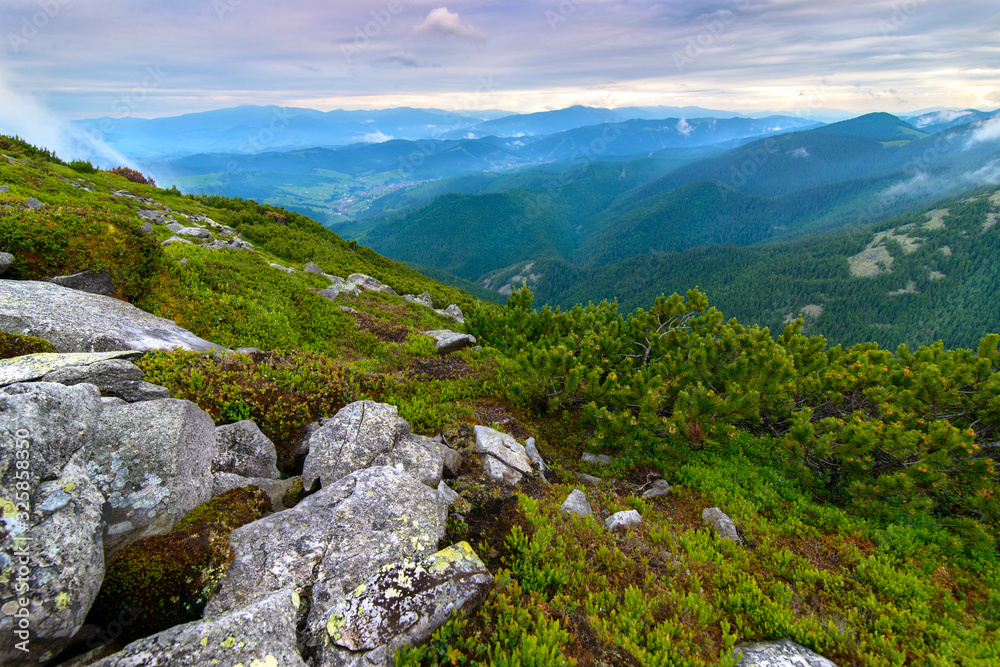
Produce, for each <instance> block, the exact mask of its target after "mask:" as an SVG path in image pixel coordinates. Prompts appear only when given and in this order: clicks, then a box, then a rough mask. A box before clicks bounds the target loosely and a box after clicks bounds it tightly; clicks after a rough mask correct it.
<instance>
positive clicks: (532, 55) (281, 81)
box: [0, 0, 1000, 120]
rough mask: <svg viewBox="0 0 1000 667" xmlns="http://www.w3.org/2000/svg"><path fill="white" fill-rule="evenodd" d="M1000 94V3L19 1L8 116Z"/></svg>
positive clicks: (882, 100) (4, 79)
mask: <svg viewBox="0 0 1000 667" xmlns="http://www.w3.org/2000/svg"><path fill="white" fill-rule="evenodd" d="M241 104H277V105H282V106H298V107H309V108H314V109H320V110H330V109H337V108H344V109H362V108H389V107H399V106H413V107H436V108H445V109H456V110H472V109H504V110H510V111H514V112H531V111H543V110H548V109H557V108H563V107H566V106H570V105H573V104H585V105H589V106H600V107H619V106H633V105H638V106H646V105H668V106H687V105H693V106H702V107H707V108H710V109H726V110H733V111H741V112H754V111H758V110H771V111H783V112H789V111H793V112H797V113H800V114H808V113H810V112H816V113H819V112H820V110H824V109H842V110H845V111H848V112H851V113H857V114H860V113H865V112H868V111H876V110H877V111H889V112H891V113H900V114H903V113H910V112H913V111H917V110H923V109H932V108H942V107H947V108H977V109H981V110H993V109H996V108H1000V3H998V2H997V1H996V0H960V1H955V0H952V1H951V2H945V1H943V0H838V1H837V2H829V1H823V0H810V1H806V0H695V1H692V0H683V1H682V0H661V1H659V2H652V1H646V0H532V1H530V2H528V1H526V0H486V1H477V0H431V1H429V2H427V1H423V0H372V1H368V0H335V1H331V0H281V2H276V1H275V0H155V1H152V0H130V1H125V0H3V3H2V5H0V118H3V117H4V116H14V115H20V116H25V115H29V116H33V117H39V115H45V114H48V115H50V116H51V117H53V118H58V119H62V120H68V119H76V118H86V117H102V116H112V117H116V118H122V117H129V116H131V117H145V118H149V117H157V116H170V115H178V114H182V113H188V112H196V111H205V110H209V109H218V108H224V107H231V106H237V105H241Z"/></svg>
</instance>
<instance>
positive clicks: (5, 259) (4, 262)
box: [0, 252, 14, 276]
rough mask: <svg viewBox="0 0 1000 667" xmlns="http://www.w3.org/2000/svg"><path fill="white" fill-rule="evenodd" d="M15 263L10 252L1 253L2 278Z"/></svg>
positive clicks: (0, 269)
mask: <svg viewBox="0 0 1000 667" xmlns="http://www.w3.org/2000/svg"><path fill="white" fill-rule="evenodd" d="M13 263H14V255H12V254H10V253H9V252H0V276H2V275H3V274H5V273H7V269H9V268H10V266H11V264H13Z"/></svg>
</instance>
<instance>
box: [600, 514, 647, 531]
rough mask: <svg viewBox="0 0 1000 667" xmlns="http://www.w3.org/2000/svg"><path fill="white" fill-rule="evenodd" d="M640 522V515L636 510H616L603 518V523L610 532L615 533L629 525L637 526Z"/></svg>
mask: <svg viewBox="0 0 1000 667" xmlns="http://www.w3.org/2000/svg"><path fill="white" fill-rule="evenodd" d="M640 523H642V515H640V514H639V512H637V511H636V510H625V511H624V512H616V513H614V514H612V515H611V516H609V517H608V518H607V519H605V520H604V525H605V526H607V527H608V530H609V531H610V532H612V533H617V532H618V531H620V530H625V529H626V528H630V527H631V526H638V525H639V524H640Z"/></svg>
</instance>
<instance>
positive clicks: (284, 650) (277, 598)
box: [93, 590, 306, 667]
mask: <svg viewBox="0 0 1000 667" xmlns="http://www.w3.org/2000/svg"><path fill="white" fill-rule="evenodd" d="M299 604H300V603H299V596H298V594H296V593H295V592H294V591H291V590H278V591H275V592H274V593H271V594H270V595H267V596H265V597H262V598H260V599H259V600H256V601H255V602H253V603H252V604H250V605H247V606H246V607H243V608H241V609H236V610H234V611H231V612H229V613H226V614H223V615H221V616H217V617H215V618H209V619H206V620H202V621H194V622H192V623H186V624H184V625H178V626H177V627H174V628H170V629H169V630H165V631H163V632H161V633H159V634H156V635H153V636H152V637H146V638H145V639H140V640H139V641H136V642H133V643H131V644H129V645H128V646H126V647H125V648H124V649H123V650H122V651H120V652H118V653H116V654H114V655H112V656H111V657H109V658H105V659H104V660H101V661H100V662H97V663H94V665H93V667H141V666H145V667H155V666H159V665H162V666H164V667H166V666H167V665H171V666H173V665H188V666H191V667H194V666H197V665H216V664H217V665H220V666H224V665H247V666H248V667H251V666H253V667H306V663H305V662H304V661H303V660H302V656H301V655H300V654H299V651H298V648H297V641H298V635H297V632H296V629H297V623H296V619H297V616H298V612H299Z"/></svg>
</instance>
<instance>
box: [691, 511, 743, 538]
mask: <svg viewBox="0 0 1000 667" xmlns="http://www.w3.org/2000/svg"><path fill="white" fill-rule="evenodd" d="M701 520H702V521H703V522H704V523H706V524H708V525H709V526H711V527H712V528H713V529H714V530H715V532H716V533H718V534H719V537H721V538H723V539H727V540H729V541H730V542H735V543H736V544H743V540H741V539H740V535H739V533H738V532H736V524H734V523H733V520H732V519H730V518H729V516H728V515H726V514H724V513H723V512H722V510H720V509H719V508H718V507H710V508H709V509H706V510H702V513H701Z"/></svg>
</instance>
